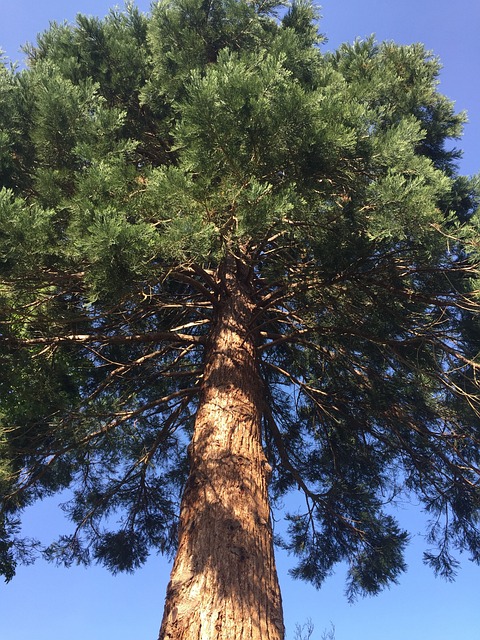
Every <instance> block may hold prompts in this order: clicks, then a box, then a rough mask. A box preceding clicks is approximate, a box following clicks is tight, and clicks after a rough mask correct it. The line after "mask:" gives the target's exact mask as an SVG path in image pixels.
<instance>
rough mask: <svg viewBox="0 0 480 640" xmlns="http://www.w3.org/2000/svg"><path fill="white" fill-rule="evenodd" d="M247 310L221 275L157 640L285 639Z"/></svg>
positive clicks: (231, 281)
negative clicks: (162, 615)
mask: <svg viewBox="0 0 480 640" xmlns="http://www.w3.org/2000/svg"><path fill="white" fill-rule="evenodd" d="M253 309H254V305H253V303H252V302H251V300H250V298H249V295H248V291H247V289H246V288H245V287H243V286H241V285H240V284H239V283H238V281H237V280H236V278H235V276H230V277H229V276H227V277H226V278H225V282H224V295H223V296H222V299H221V300H220V301H219V303H218V309H217V320H216V324H215V327H214V329H213V332H212V335H211V339H210V341H209V345H208V348H207V353H206V367H205V375H204V386H203V392H202V398H201V402H200V406H199V409H198V413H197V417H196V422H195V431H194V435H193V439H192V443H191V445H190V464H191V466H190V475H189V478H188V481H187V485H186V487H185V491H184V495H183V499H182V505H181V514H180V530H179V547H178V552H177V556H176V559H175V563H174V566H173V570H172V574H171V580H170V583H169V585H168V589H167V597H166V604H165V612H164V618H163V623H162V627H161V630H160V640H193V639H195V640H213V639H216V640H246V639H247V638H248V640H281V639H282V638H283V636H284V631H283V617H282V605H281V597H280V589H279V585H278V580H277V574H276V569H275V562H274V555H273V542H272V527H271V521H270V509H269V503H268V495H267V482H268V475H269V466H268V464H267V461H266V458H265V455H264V453H263V450H262V446H261V434H260V426H261V407H262V402H263V398H262V385H261V380H260V377H259V374H258V369H257V365H256V358H255V345H254V336H253V335H252V332H251V318H252V313H253Z"/></svg>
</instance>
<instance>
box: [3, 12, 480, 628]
mask: <svg viewBox="0 0 480 640" xmlns="http://www.w3.org/2000/svg"><path fill="white" fill-rule="evenodd" d="M113 4H114V2H109V1H108V0H100V1H94V0H64V1H61V0H13V1H12V0H0V16H1V18H0V48H2V49H3V50H5V51H6V52H7V54H8V55H9V57H10V58H11V59H12V60H21V59H22V53H21V52H20V46H21V44H23V43H25V42H26V41H31V42H32V41H34V40H35V36H36V34H37V33H38V32H39V31H42V30H44V29H45V28H47V27H48V24H49V21H50V20H57V21H63V20H64V19H67V20H69V21H71V20H73V19H74V17H75V15H76V14H77V13H79V12H80V13H86V14H93V15H99V16H103V15H105V13H106V12H107V11H108V9H109V8H110V7H111V6H113ZM137 4H138V6H139V8H140V9H141V10H144V11H147V10H148V8H149V6H150V2H149V0H138V2H137ZM322 14H323V16H324V18H323V21H322V23H321V31H322V32H324V33H325V34H326V35H327V37H328V43H327V45H326V48H327V49H333V48H335V47H337V46H338V44H340V43H341V42H344V41H352V40H354V39H355V38H356V37H357V36H359V37H366V36H369V35H370V34H372V33H374V34H375V35H376V37H377V39H378V40H395V41H396V42H399V43H403V44H408V43H411V42H423V43H425V44H426V46H427V48H429V49H432V50H433V51H434V53H435V54H437V55H439V56H440V58H441V60H442V62H443V65H444V68H443V72H442V75H441V84H440V89H441V91H442V92H443V93H445V94H446V95H448V96H449V97H450V98H452V99H453V100H455V101H456V106H457V108H458V110H464V109H465V110H467V111H468V114H469V124H468V125H467V126H466V129H465V137H464V139H463V141H462V143H461V144H460V145H459V146H461V148H463V149H464V151H465V154H464V159H463V160H462V163H461V170H462V172H463V173H466V174H473V173H476V172H478V171H479V170H480V108H479V107H480V105H479V101H480V83H479V82H478V74H479V69H480V37H479V27H480V2H479V1H478V0H456V2H452V1H451V0H448V1H447V0H403V1H402V2H398V0H397V1H393V0H324V1H323V3H322ZM57 502H58V499H54V500H53V501H52V500H50V501H49V502H48V504H45V503H43V504H39V505H36V506H35V507H33V508H32V509H31V510H30V511H29V512H28V514H26V518H25V531H26V533H27V534H29V535H32V536H33V535H35V536H37V537H43V538H44V539H45V540H48V539H50V538H51V537H55V536H56V534H57V533H58V530H59V526H60V525H59V519H60V518H61V516H59V515H58V510H56V509H55V508H54V506H55V505H56V503H57ZM401 518H402V523H403V524H404V526H406V527H408V528H410V530H411V532H412V535H413V539H412V543H411V545H410V547H409V551H408V555H407V561H408V564H409V571H408V572H407V573H406V574H405V575H404V576H403V577H402V578H401V581H400V584H399V585H398V586H393V587H392V588H391V589H390V590H388V591H385V592H383V593H382V594H381V595H379V596H377V597H376V598H369V599H365V600H360V601H358V602H357V603H356V604H354V605H349V604H348V603H347V601H346V598H345V596H344V593H343V592H344V578H345V575H344V571H343V570H342V568H339V570H338V571H337V574H336V575H335V576H333V577H332V578H330V579H329V580H327V582H326V583H325V585H324V587H323V588H322V589H321V590H320V591H316V590H315V589H314V588H313V587H310V586H309V585H305V584H303V583H300V582H298V581H293V580H292V579H291V578H289V576H288V568H289V567H291V565H292V559H291V558H289V557H288V556H285V555H284V554H279V555H278V567H279V573H280V580H281V584H282V590H283V600H284V609H285V618H286V625H287V637H288V638H289V639H290V640H291V639H292V638H293V636H294V629H295V624H296V623H297V622H298V623H303V622H305V621H306V620H307V619H308V618H311V619H312V621H313V623H314V625H315V633H314V637H313V639H312V640H319V639H320V637H321V634H322V631H323V630H325V629H328V628H329V627H330V623H333V624H334V625H335V628H336V640H453V639H455V638H461V639H462V640H479V638H480V607H479V604H478V589H479V586H478V585H479V584H480V567H478V566H476V565H472V564H470V563H469V562H468V561H467V559H465V562H463V563H462V568H461V570H460V573H459V575H458V577H457V580H456V582H455V583H453V584H450V583H445V582H443V581H442V580H439V579H435V578H434V577H433V575H432V573H431V572H430V570H429V569H427V568H426V567H424V566H423V564H422V562H421V557H422V550H423V549H424V546H423V540H422V537H421V533H422V517H421V514H419V513H417V512H416V510H415V509H414V508H409V507H408V506H405V508H404V509H403V510H402V512H401ZM168 574H169V566H168V564H167V563H166V561H165V560H164V559H162V558H161V557H155V556H154V557H152V558H151V560H150V561H149V562H148V563H147V565H146V566H145V567H144V568H142V569H141V570H139V571H137V573H135V574H134V575H119V576H116V577H112V576H110V575H109V574H108V573H107V572H106V571H105V570H104V569H102V568H100V567H95V566H94V567H90V568H88V569H84V568H72V569H68V570H67V569H58V568H56V567H53V566H50V565H47V564H45V563H43V562H40V561H39V562H37V563H36V564H35V565H33V566H30V567H22V568H20V569H19V571H18V574H17V576H16V577H15V578H14V580H13V581H12V582H11V583H10V584H8V585H5V584H3V583H0V638H1V639H2V640H26V639H27V638H35V640H85V638H88V640H156V638H157V636H158V629H159V626H160V621H161V616H162V609H163V601H164V597H165V589H166V584H167V582H168ZM232 640H234V639H232Z"/></svg>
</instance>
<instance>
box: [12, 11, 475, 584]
mask: <svg viewBox="0 0 480 640" xmlns="http://www.w3.org/2000/svg"><path fill="white" fill-rule="evenodd" d="M317 26H318V16H317V14H316V12H315V9H314V7H313V6H312V5H311V4H310V3H309V2H308V1H307V0H298V1H295V2H293V3H292V4H291V5H290V6H288V7H287V8H286V9H284V8H282V7H281V6H280V5H278V3H277V2H273V1H272V0H265V1H259V2H257V1H251V0H207V1H200V0H170V1H169V0H161V1H160V2H158V3H156V4H154V5H153V6H152V9H151V13H150V14H149V15H143V14H141V13H140V12H139V11H138V10H137V9H136V8H135V7H134V6H130V5H129V6H128V7H127V8H126V10H125V11H118V10H114V11H112V12H111V13H110V14H109V15H108V16H107V17H106V18H105V19H104V20H99V19H97V18H88V17H85V16H78V18H77V22H76V24H75V25H67V24H62V25H59V24H52V25H51V27H50V29H49V30H48V31H46V32H45V33H43V34H41V35H40V36H39V37H38V41H37V43H36V45H34V46H30V47H29V48H28V59H29V63H28V68H27V69H25V70H21V71H18V70H15V69H11V68H9V67H8V66H7V65H4V66H3V67H2V68H1V69H0V105H1V108H0V186H1V187H2V188H1V191H0V274H1V275H0V315H1V318H0V322H1V324H0V343H1V346H0V348H1V354H2V368H1V371H0V393H1V399H0V413H1V422H0V450H1V453H2V463H1V467H0V487H1V495H2V503H1V504H2V506H1V515H2V521H1V524H0V569H1V570H2V572H3V573H4V574H5V576H6V577H7V579H10V578H11V577H12V576H13V574H14V569H15V564H16V562H18V561H21V560H22V559H24V560H25V559H28V558H29V557H30V553H31V552H33V551H34V550H35V548H36V545H35V543H31V544H30V543H29V541H25V540H22V539H21V537H20V536H19V534H18V527H19V517H20V514H21V512H22V510H24V509H25V508H26V507H27V506H28V505H29V504H31V503H32V502H33V501H35V500H38V499H41V498H43V497H46V496H49V495H52V494H55V493H57V492H62V491H63V490H65V489H68V490H69V493H68V499H67V501H66V503H65V504H64V509H65V511H66V512H67V514H68V515H69V516H70V518H71V519H72V521H73V523H74V526H73V529H72V531H71V532H67V533H65V534H64V535H62V536H61V537H60V538H59V539H58V540H57V541H53V542H52V544H51V545H50V546H49V547H48V548H46V549H43V550H42V553H44V554H45V555H46V556H47V557H48V558H50V559H53V560H56V561H59V562H63V563H66V564H69V563H72V562H84V563H88V562H90V561H91V560H96V561H100V562H102V563H103V564H105V565H106V566H107V567H108V568H109V569H111V570H113V571H119V570H131V569H134V568H136V567H138V566H140V565H141V564H142V563H143V562H144V561H145V559H146V558H147V556H148V554H149V552H150V550H151V549H152V548H153V549H154V550H159V551H161V552H165V553H173V552H174V550H175V546H176V527H177V519H178V512H179V500H180V495H181V492H182V488H183V487H184V484H185V479H186V476H187V473H188V451H187V445H188V442H189V440H190V437H191V434H192V430H193V423H194V419H195V415H196V412H197V409H198V406H199V402H200V400H199V398H200V397H201V391H202V381H203V375H204V363H205V359H204V354H205V350H206V348H207V347H208V344H209V340H210V339H211V336H212V331H213V327H214V326H215V323H216V318H217V315H216V314H217V308H218V301H219V299H220V298H221V296H222V282H223V274H224V273H225V272H226V270H228V269H229V268H230V267H229V265H231V264H232V261H233V262H234V263H235V273H236V277H237V278H238V279H239V280H240V281H241V282H242V286H245V287H248V290H249V292H250V296H251V298H252V300H253V301H254V304H255V309H254V313H253V316H252V318H253V319H252V321H251V327H250V329H251V331H252V334H253V335H254V336H255V349H256V358H257V363H258V370H259V373H260V376H261V380H262V385H263V404H262V407H261V415H262V429H263V431H262V444H263V448H264V451H265V454H266V456H267V459H268V463H269V466H270V467H271V481H270V486H269V490H270V494H271V499H272V504H276V501H278V500H280V499H281V498H282V497H283V496H285V495H286V494H287V493H289V492H290V491H294V490H298V491H299V492H300V494H303V496H304V501H303V503H302V505H299V510H298V511H296V512H295V513H292V514H288V515H287V520H288V522H289V527H288V535H286V536H285V537H284V539H283V540H282V541H279V543H280V544H282V545H283V546H285V547H286V548H288V549H289V550H291V551H293V552H294V554H295V555H296V556H297V557H298V564H297V566H296V568H295V569H294V570H293V574H294V575H295V576H296V577H300V578H303V579H306V580H309V581H311V582H312V583H313V584H314V585H316V586H319V585H320V584H321V582H322V581H323V579H324V578H325V577H326V576H327V575H329V573H330V572H331V570H332V568H333V566H334V565H335V564H336V563H337V562H339V561H346V562H347V563H348V565H349V578H348V580H349V585H348V589H349V593H350V595H351V596H354V595H356V594H357V593H376V592H378V591H379V590H380V589H381V588H382V587H383V586H385V585H386V584H388V583H389V582H391V581H394V580H396V578H397V577H398V575H399V573H400V572H401V571H402V570H403V569H404V561H403V550H404V548H405V545H406V543H407V540H408V534H407V532H405V531H403V530H402V529H401V527H400V526H399V525H398V523H397V522H396V519H395V515H394V511H393V510H392V509H391V508H390V505H391V504H392V503H393V502H394V501H395V499H396V498H398V497H402V496H409V495H416V496H417V497H418V499H419V500H420V501H421V504H422V505H423V507H424V509H425V510H426V512H427V513H428V514H429V517H430V525H431V526H430V530H429V539H428V546H429V548H428V550H427V551H426V555H425V558H426V561H427V562H428V563H429V564H431V565H432V567H433V568H434V570H435V571H436V572H437V573H439V574H442V575H444V576H447V577H449V576H451V575H452V572H453V571H454V569H455V563H456V561H455V557H454V553H453V550H454V549H457V550H460V551H467V552H468V553H469V554H470V557H471V558H472V559H473V560H474V561H476V562H478V561H479V560H480V529H479V517H480V512H479V508H480V484H479V480H480V478H479V464H480V447H479V444H480V442H479V439H480V421H479V395H478V391H479V390H478V380H477V374H478V367H479V364H478V352H479V337H480V328H479V324H478V315H477V313H478V289H477V288H478V248H479V245H478V237H479V236H478V224H479V219H478V215H477V214H476V209H477V206H478V183H477V181H476V180H475V179H470V178H467V177H464V176H460V175H459V174H458V169H457V164H456V163H457V160H458V158H459V153H458V151H457V150H456V149H454V148H453V147H452V145H451V142H450V141H451V140H452V139H457V138H459V136H460V135H461V131H462V124H463V122H464V120H465V117H464V115H463V114H456V113H455V110H454V106H453V103H452V102H450V101H449V100H448V99H447V98H446V97H444V96H443V95H441V94H440V93H439V92H438V88H437V81H438V74H439V69H440V64H439V61H438V59H437V58H435V57H434V56H433V55H432V54H431V53H430V52H428V51H426V50H425V48H424V47H423V46H422V45H418V44H416V45H410V46H399V45H396V44H394V43H392V42H386V43H380V44H379V43H377V42H375V41H374V40H373V39H370V40H366V41H357V42H355V43H353V44H350V45H347V44H345V45H342V46H341V47H340V48H339V49H338V50H337V51H336V52H334V53H323V52H322V48H321V46H320V45H321V43H322V41H323V38H322V36H320V35H319V34H318V31H317Z"/></svg>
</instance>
